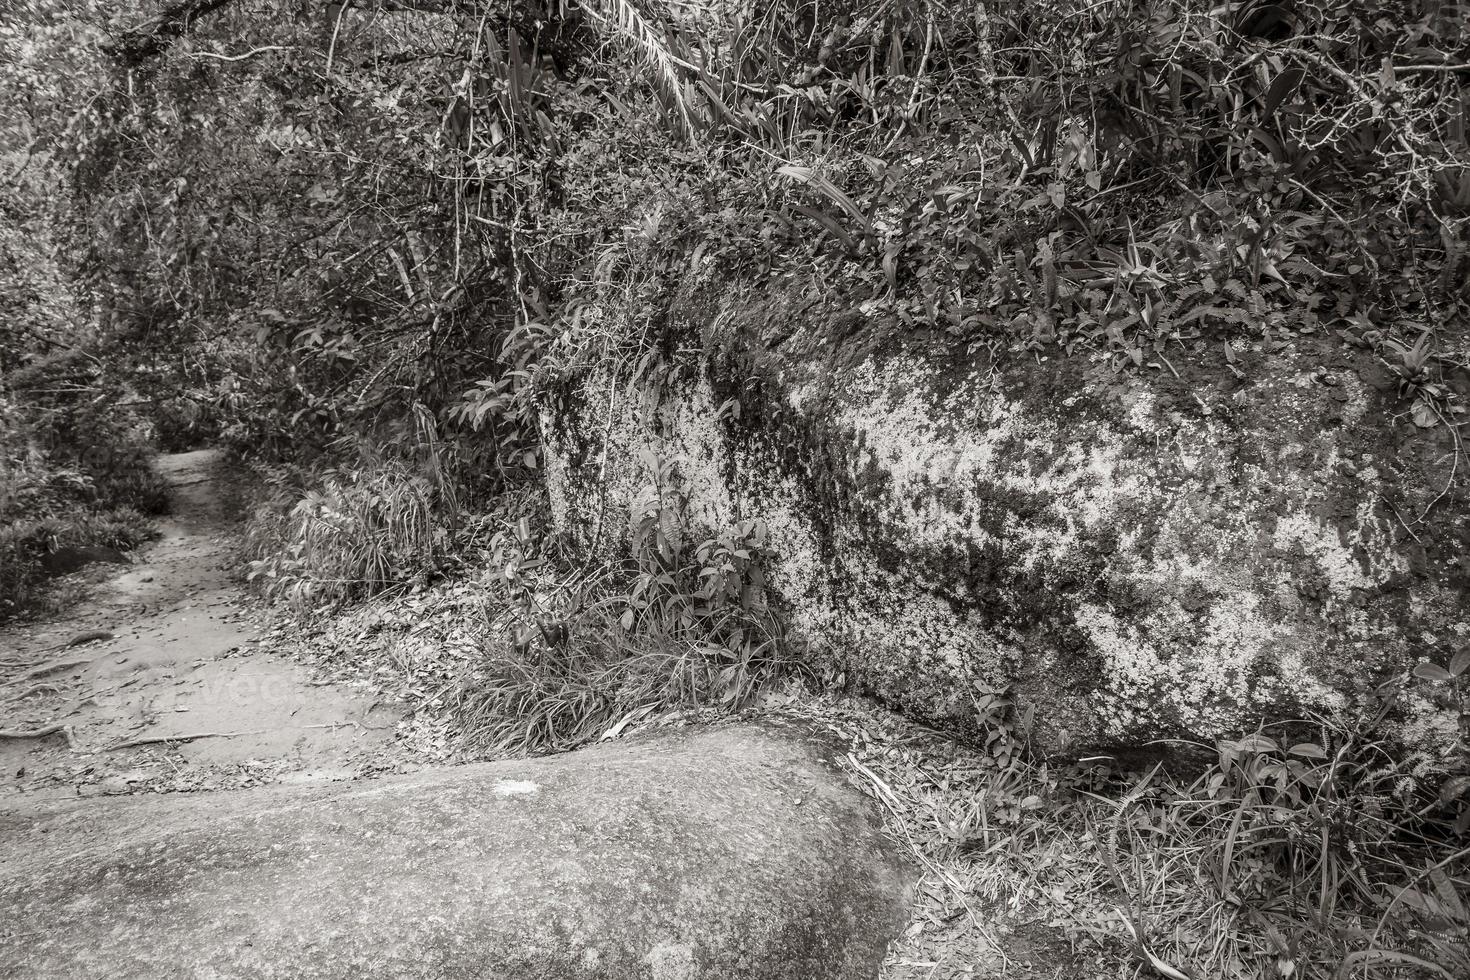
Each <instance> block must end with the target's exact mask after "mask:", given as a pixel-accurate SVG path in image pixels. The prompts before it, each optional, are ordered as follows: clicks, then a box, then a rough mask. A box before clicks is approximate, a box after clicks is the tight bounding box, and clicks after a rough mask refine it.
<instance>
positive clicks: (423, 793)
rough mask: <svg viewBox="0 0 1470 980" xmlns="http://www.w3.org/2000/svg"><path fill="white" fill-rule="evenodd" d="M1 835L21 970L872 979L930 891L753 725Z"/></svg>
mask: <svg viewBox="0 0 1470 980" xmlns="http://www.w3.org/2000/svg"><path fill="white" fill-rule="evenodd" d="M0 842H3V843H0V855H3V857H0V976H14V977H22V976H23V977H29V978H46V977H58V978H60V977H65V978H68V980H71V978H82V977H103V976H106V977H110V978H122V977H149V978H152V977H162V976H173V977H185V976H187V977H290V978H327V977H341V978H349V977H350V978H370V977H434V978H445V980H448V978H461V977H484V978H496V980H516V978H522V977H524V978H531V977H535V978H539V980H562V978H567V980H570V978H579V980H580V978H588V980H590V978H609V980H611V978H617V980H624V978H651V980H696V978H711V980H713V978H720V980H737V978H752V980H754V978H772V980H776V978H781V980H785V978H791V980H796V978H801V980H822V978H832V980H857V978H863V977H872V976H875V975H876V973H877V969H878V965H879V963H880V961H881V960H882V957H883V954H884V950H885V946H886V944H887V941H888V939H889V938H891V937H892V936H894V935H895V934H896V933H897V931H898V930H899V929H900V928H901V927H902V925H903V922H904V920H905V915H906V907H907V906H906V903H905V895H904V892H905V872H904V870H903V868H902V865H901V864H900V862H899V861H898V859H897V857H896V855H895V854H894V853H893V852H892V851H891V850H890V849H889V848H888V846H887V844H886V843H885V841H884V840H883V838H882V837H881V836H880V834H879V832H878V831H877V830H876V829H875V827H874V824H873V822H872V821H871V820H870V818H869V815H868V814H867V812H866V810H865V801H864V799H863V798H862V796H861V795H860V794H859V793H858V792H857V791H856V790H855V789H854V788H853V787H852V786H850V785H849V784H848V783H847V782H846V781H845V779H844V777H843V776H842V775H841V774H840V773H839V772H838V771H837V770H836V769H835V768H834V767H833V766H832V764H831V763H829V762H828V761H826V760H825V759H824V758H823V755H822V753H821V752H820V751H819V750H818V749H816V748H814V747H812V746H811V745H810V744H809V743H807V742H804V741H801V740H799V739H796V738H789V737H785V736H782V735H779V734H776V733H773V732H770V731H768V730H765V729H758V728H753V727H736V728H726V729H723V730H714V731H706V732H703V733H700V734H694V735H665V736H662V737H659V738H652V739H645V740H640V741H637V742H633V743H628V744H622V745H618V746H613V747H602V748H596V749H589V750H586V751H584V752H578V753H573V754H571V755H565V756H559V757H554V758H547V759H539V760H531V761H520V762H500V763H487V764H481V765H473V766H464V767H460V768H455V769H447V770H436V771H431V772H422V773H416V774H413V775H410V776H404V777H395V778H389V779H383V780H380V781H377V782H372V783H358V784H355V785H352V786H351V787H349V788H345V789H344V788H341V787H339V788H336V789H320V788H318V789H312V790H301V789H295V790H292V791H284V790H281V789H275V788H273V789H271V790H267V791H261V792H242V793H234V794H216V795H213V796H211V797H209V798H198V797H187V796H169V797H161V798H156V799H140V800H137V801H132V802H130V803H129V804H127V805H123V804H121V803H114V804H113V805H112V806H110V807H106V808H98V807H96V806H74V807H72V808H71V809H69V810H60V811H55V812H53V813H52V814H51V815H50V816H47V817H44V818H41V819H34V818H32V819H28V820H26V821H25V822H24V823H19V822H16V821H14V820H12V821H11V822H10V823H8V824H7V823H6V821H5V818H4V817H3V816H0Z"/></svg>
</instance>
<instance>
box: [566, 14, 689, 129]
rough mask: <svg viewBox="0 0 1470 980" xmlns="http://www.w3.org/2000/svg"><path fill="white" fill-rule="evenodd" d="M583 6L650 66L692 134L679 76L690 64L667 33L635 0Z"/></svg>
mask: <svg viewBox="0 0 1470 980" xmlns="http://www.w3.org/2000/svg"><path fill="white" fill-rule="evenodd" d="M581 5H582V9H584V10H586V11H587V13H588V14H590V15H591V17H592V19H593V20H595V21H597V22H598V23H599V24H601V25H602V27H603V29H604V30H605V31H606V32H607V33H608V34H610V35H611V36H612V38H613V40H616V41H620V42H621V43H622V44H623V45H624V46H625V47H627V48H629V49H630V50H631V51H632V52H633V53H634V54H635V55H637V56H638V58H639V60H641V61H642V62H643V63H644V65H646V66H647V67H648V68H649V69H650V71H651V74H652V80H653V83H654V86H655V87H656V88H657V89H658V90H659V92H660V93H661V94H662V95H663V96H664V97H665V98H666V99H668V100H669V103H670V104H671V105H672V106H673V107H674V112H675V113H676V115H677V116H678V123H679V128H680V129H681V130H682V131H683V132H684V133H685V134H687V135H691V136H692V135H693V133H694V124H693V121H692V119H691V117H690V114H689V101H688V98H687V97H686V95H685V90H684V86H683V83H682V81H681V80H680V78H679V68H680V67H686V68H687V67H690V66H689V64H688V62H686V61H685V60H684V59H682V58H680V57H679V56H678V55H677V54H676V53H675V52H674V50H673V48H672V46H671V44H670V41H669V38H668V35H667V34H665V33H664V31H662V30H660V29H659V28H658V27H656V26H655V25H654V23H653V22H652V21H650V20H649V19H648V18H647V17H646V16H644V14H643V12H642V11H641V10H639V9H638V8H637V7H636V6H635V5H634V4H633V3H632V0H581Z"/></svg>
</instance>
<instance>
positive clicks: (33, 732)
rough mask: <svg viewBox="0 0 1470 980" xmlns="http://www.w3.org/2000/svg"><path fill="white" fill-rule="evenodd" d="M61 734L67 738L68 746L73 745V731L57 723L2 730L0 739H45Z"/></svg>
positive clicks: (0, 730)
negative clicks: (38, 726) (48, 736)
mask: <svg viewBox="0 0 1470 980" xmlns="http://www.w3.org/2000/svg"><path fill="white" fill-rule="evenodd" d="M57 732H61V733H62V734H64V735H65V736H66V741H67V744H70V743H71V729H70V728H69V727H68V726H66V725H63V724H61V723H60V722H57V723H56V724H54V725H43V726H42V727H40V728H0V738H15V739H25V738H45V737H46V736H47V735H55V734H56V733H57Z"/></svg>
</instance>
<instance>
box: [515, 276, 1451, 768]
mask: <svg viewBox="0 0 1470 980" xmlns="http://www.w3.org/2000/svg"><path fill="white" fill-rule="evenodd" d="M661 302H665V303H666V304H667V305H666V308H660V309H650V308H648V306H647V305H646V304H645V305H644V306H642V307H639V306H633V305H629V304H626V303H618V302H613V301H610V302H608V303H606V304H604V305H603V306H602V307H600V308H597V309H593V310H591V311H589V313H588V314H587V322H588V324H590V325H591V327H592V328H595V329H597V330H603V331H608V332H609V333H610V334H611V335H613V336H619V337H626V338H638V339H639V340H640V341H641V342H642V345H643V348H644V350H643V352H642V359H641V360H640V352H639V350H633V351H632V352H631V353H629V354H628V356H624V357H621V358H618V359H609V358H603V359H601V360H600V361H598V362H597V364H598V365H599V366H598V367H596V368H595V369H594V370H593V371H591V373H589V374H588V375H586V376H583V377H580V378H579V379H577V380H578V384H577V385H576V386H575V387H574V388H573V389H571V394H570V395H568V396H567V397H565V398H562V399H555V400H548V402H547V405H546V410H545V413H544V415H543V429H544V434H545V436H546V437H547V442H548V444H549V446H550V449H551V451H550V454H549V455H550V460H549V463H550V465H549V467H548V471H549V476H550V478H551V479H550V481H549V483H550V486H551V497H552V507H553V511H554V513H555V514H556V516H557V520H558V522H559V523H560V524H561V526H562V527H563V528H564V529H566V530H568V531H570V532H572V533H573V534H574V535H577V536H580V537H581V538H582V539H583V541H584V542H590V541H597V542H599V543H600V545H601V546H603V547H607V546H608V545H609V544H610V543H615V542H616V541H617V540H618V539H619V534H620V533H621V532H623V531H624V530H625V526H626V516H627V514H628V512H629V505H630V502H631V501H633V500H634V499H635V498H636V497H637V496H638V494H639V492H640V489H641V488H642V487H643V486H644V485H645V484H647V483H648V481H649V476H648V473H647V472H646V470H647V466H646V460H647V459H648V458H649V457H648V455H647V454H649V453H652V454H653V455H654V456H656V457H658V458H661V459H665V460H669V461H672V462H673V463H674V464H675V466H676V469H677V471H678V473H679V474H680V479H681V480H682V486H683V489H684V491H685V493H687V495H688V497H689V514H690V519H691V522H692V523H694V524H696V525H699V526H701V527H703V528H707V529H710V530H718V529H721V528H724V527H727V526H729V525H731V524H733V523H734V522H735V521H737V520H741V519H747V518H759V519H761V520H763V521H765V523H766V525H767V526H768V528H769V530H770V532H771V536H772V545H773V547H774V548H775V550H776V552H777V554H778V556H779V557H778V559H777V561H776V563H775V567H774V568H773V569H772V570H771V574H770V584H771V593H772V601H773V604H774V605H775V606H777V607H778V608H779V609H780V610H781V611H782V614H783V617H784V619H785V621H786V623H787V625H788V627H789V628H790V630H791V633H792V635H793V636H794V637H797V638H799V639H801V640H803V641H805V648H806V649H807V650H809V651H810V654H809V655H810V657H811V659H812V661H813V663H815V664H817V665H820V666H823V667H825V668H827V669H828V670H829V671H831V672H832V673H833V674H834V675H845V676H846V677H848V678H849V679H852V680H854V681H856V682H858V683H859V684H860V685H861V686H863V687H864V688H866V689H867V690H869V691H871V692H874V693H876V694H879V695H880V696H882V697H884V698H886V699H887V700H889V701H890V702H891V703H894V704H896V705H898V706H900V707H902V708H904V709H906V710H908V711H910V712H913V713H916V714H918V715H920V716H923V717H926V718H929V719H932V720H935V721H938V722H941V723H945V724H948V725H951V726H953V727H958V728H961V729H963V728H966V727H974V726H976V725H977V724H979V723H982V722H983V721H984V718H983V717H981V716H980V715H981V714H983V712H980V711H979V709H978V708H977V698H978V697H979V696H980V695H981V694H982V693H983V692H992V691H996V690H1009V691H1011V692H1012V694H1013V695H1014V696H1015V697H1016V698H1017V699H1018V700H1020V701H1021V702H1024V703H1026V704H1028V705H1030V706H1032V707H1033V708H1034V709H1035V718H1036V723H1037V726H1038V729H1037V732H1036V734H1037V736H1038V737H1039V738H1040V739H1041V741H1043V742H1044V743H1045V744H1048V745H1050V746H1053V747H1058V748H1060V747H1065V746H1080V745H1096V744H1100V743H1101V744H1108V743H1117V744H1125V743H1130V742H1135V743H1136V742H1138V741H1139V740H1142V739H1148V738H1153V737H1158V736H1173V735H1193V736H1205V737H1209V736H1214V735H1221V734H1226V733H1230V732H1237V731H1240V730H1243V729H1249V728H1252V727H1253V726H1255V725H1256V724H1257V723H1258V722H1260V721H1261V720H1263V719H1268V718H1283V717H1301V716H1303V715H1304V714H1307V713H1312V712H1324V713H1329V714H1330V713H1337V712H1349V711H1351V709H1352V708H1353V707H1354V706H1355V705H1356V704H1358V703H1360V701H1361V699H1362V697H1363V696H1364V695H1365V694H1366V692H1367V691H1369V690H1371V689H1372V688H1373V687H1374V686H1375V685H1377V684H1378V683H1379V682H1381V681H1383V680H1384V679H1386V678H1388V677H1391V676H1401V675H1402V674H1403V672H1404V671H1406V670H1407V669H1408V668H1411V667H1412V666H1413V665H1414V663H1415V662H1416V661H1418V660H1420V659H1423V658H1430V659H1436V660H1440V661H1442V660H1443V659H1444V658H1445V655H1446V654H1447V653H1448V652H1449V651H1450V650H1453V649H1457V648H1460V647H1463V646H1464V645H1465V644H1467V643H1470V615H1467V605H1466V577H1465V568H1464V565H1463V563H1462V561H1463V559H1462V556H1463V555H1464V554H1466V553H1470V551H1467V547H1466V546H1467V544H1470V522H1467V512H1470V508H1467V504H1470V498H1467V493H1466V489H1465V485H1464V483H1463V481H1453V482H1452V480H1451V476H1452V469H1453V455H1454V453H1455V452H1456V445H1455V442H1454V439H1453V437H1452V435H1451V433H1450V432H1449V430H1448V429H1447V428H1446V427H1444V426H1439V427H1437V428H1432V429H1422V428H1419V427H1416V426H1415V425H1414V424H1413V423H1412V422H1410V421H1408V419H1407V418H1406V414H1405V409H1406V408H1407V404H1406V403H1404V402H1403V401H1402V399H1401V398H1400V393H1399V392H1398V391H1397V388H1396V383H1395V379H1393V377H1392V376H1391V375H1390V374H1389V373H1388V372H1387V371H1386V370H1385V368H1384V366H1383V364H1382V362H1381V361H1380V360H1379V359H1378V358H1377V357H1376V356H1375V355H1374V354H1373V353H1372V352H1371V351H1369V350H1367V349H1366V348H1363V347H1361V346H1358V347H1355V346H1353V345H1352V344H1351V343H1349V342H1348V341H1347V340H1346V339H1344V338H1341V337H1337V336H1333V337H1328V338H1321V337H1314V336H1296V337H1294V338H1291V339H1290V342H1283V341H1276V342H1271V341H1267V340H1261V339H1256V340H1236V341H1233V342H1231V341H1227V340H1223V339H1216V340H1213V341H1208V342H1206V341H1196V342H1195V343H1194V344H1193V346H1192V347H1191V348H1188V349H1186V348H1185V346H1184V345H1183V344H1181V346H1180V351H1179V353H1178V354H1170V355H1168V360H1167V362H1166V361H1165V359H1164V358H1163V357H1160V358H1158V359H1157V360H1156V361H1154V362H1153V363H1150V364H1146V365H1145V366H1143V367H1142V368H1138V369H1129V370H1127V371H1123V372H1118V371H1116V370H1115V369H1114V367H1113V358H1111V357H1109V356H1107V355H1106V354H1101V353H1098V354H1092V355H1089V354H1088V353H1087V352H1085V351H1079V352H1076V353H1072V354H1064V353H1063V352H1061V351H1060V350H1053V351H1041V352H1035V353H1028V354H1025V355H1014V354H1013V355H1011V356H1009V357H1008V358H1007V359H1005V360H1003V361H996V360H994V359H992V358H991V357H989V356H988V355H987V354H986V353H985V352H984V350H983V349H980V351H979V352H978V353H977V352H976V348H975V346H974V345H966V344H965V343H964V342H963V339H956V338H953V337H949V336H947V335H944V334H941V333H926V332H924V331H922V330H915V329H912V328H905V327H901V326H899V325H897V324H894V323H892V322H891V321H890V320H888V319H887V318H886V317H884V316H880V315H878V314H876V313H873V312H870V311H871V310H872V308H873V306H872V304H864V303H858V304H856V305H853V304H844V303H842V302H838V301H836V300H824V301H817V302H814V301H813V300H812V299H811V297H810V296H808V295H806V292H805V289H804V288H803V287H798V286H788V285H783V284H782V283H780V282H775V283H771V284H767V285H764V286H762V287H761V288H756V287H754V286H750V287H746V288H743V289H736V288H731V286H730V285H729V283H722V284H716V283H714V282H709V281H698V280H696V281H693V282H691V283H690V284H689V285H687V286H686V287H685V288H684V289H683V290H682V291H681V292H679V293H678V295H676V296H675V297H673V298H672V299H671V300H665V301H661ZM650 322H654V323H658V324H659V325H660V327H659V330H658V331H656V333H658V336H657V337H654V338H650V336H649V335H650V333H652V332H655V331H651V330H650V328H649V326H648V324H649V323H650ZM1227 348H1228V349H1227ZM650 352H652V354H653V355H656V356H658V357H660V358H661V363H664V364H665V365H666V369H665V370H664V371H663V372H661V373H655V372H650V371H648V370H647V369H646V367H645V368H644V369H643V370H641V371H635V370H633V369H631V368H629V369H626V370H622V372H621V373H620V374H613V373H610V372H609V369H608V367H607V365H608V364H609V363H621V364H626V365H633V364H644V365H646V364H647V363H648V356H649V353H650ZM1449 380H1450V381H1451V383H1452V384H1454V385H1456V386H1457V387H1458V389H1459V390H1460V391H1461V392H1462V393H1465V392H1470V379H1467V378H1465V377H1455V378H1451V379H1449ZM1435 694H1436V692H1435V691H1434V690H1433V689H1431V688H1426V689H1425V690H1423V691H1417V690H1416V691H1413V692H1411V694H1410V696H1409V697H1408V698H1407V700H1406V708H1407V710H1406V711H1405V713H1404V717H1403V720H1402V725H1403V735H1404V737H1405V740H1406V741H1407V742H1409V743H1411V744H1413V745H1415V746H1417V747H1419V748H1422V749H1423V750H1425V752H1426V753H1427V755H1432V756H1437V757H1439V758H1444V757H1445V755H1446V754H1447V753H1449V752H1450V751H1451V750H1452V746H1453V743H1454V740H1455V737H1456V724H1457V717H1456V710H1455V707H1456V706H1454V705H1452V704H1450V703H1449V702H1448V701H1447V700H1444V699H1442V698H1441V699H1436V697H1435Z"/></svg>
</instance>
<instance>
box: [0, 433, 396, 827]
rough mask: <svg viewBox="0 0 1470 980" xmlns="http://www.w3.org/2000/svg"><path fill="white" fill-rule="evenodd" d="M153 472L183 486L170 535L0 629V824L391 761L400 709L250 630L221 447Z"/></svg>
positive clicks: (307, 778)
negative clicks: (90, 804) (61, 807)
mask: <svg viewBox="0 0 1470 980" xmlns="http://www.w3.org/2000/svg"><path fill="white" fill-rule="evenodd" d="M157 467H158V469H159V471H160V472H161V473H162V474H163V475H164V476H165V477H166V478H167V479H168V481H169V482H170V484H171V485H172V508H171V511H170V513H169V515H168V516H167V517H165V518H163V519H162V520H160V522H159V530H160V532H161V534H160V537H159V538H158V539H157V540H156V541H154V542H152V543H150V544H149V545H147V546H145V547H143V548H141V549H139V551H138V552H137V553H136V554H135V555H134V563H133V564H132V565H130V566H123V567H120V568H117V569H116V571H115V572H114V573H113V574H111V575H110V576H108V577H106V578H104V579H103V580H102V581H100V582H98V583H97V584H96V585H95V587H94V588H93V589H92V591H91V594H90V595H89V597H88V598H87V599H86V600H85V601H84V602H82V603H80V604H79V605H77V606H75V607H73V608H72V609H70V610H68V611H67V612H66V613H65V614H63V615H61V616H58V617H56V618H54V619H52V620H50V621H45V622H39V623H37V622H31V623H20V624H12V625H11V626H8V627H6V628H4V629H0V730H4V731H5V732H6V736H5V737H4V738H0V822H4V821H5V820H6V819H15V818H22V819H24V817H25V816H26V815H27V814H30V813H34V812H36V811H38V810H47V809H51V807H52V805H53V804H56V803H58V802H59V801H63V800H66V799H73V800H74V799H76V798H78V797H91V796H98V795H126V794H135V793H153V792H171V791H185V792H197V791H202V790H216V789H235V788H243V787H246V786H252V785H258V784H261V783H291V782H317V781H332V780H339V779H347V778H352V777H354V776H356V775H359V774H361V773H363V772H364V771H366V770H368V769H373V768H381V759H382V755H383V752H384V750H385V749H386V747H387V746H388V745H389V744H390V743H391V742H392V739H393V729H394V727H395V725H396V723H397V721H398V720H399V717H400V714H401V712H400V711H399V710H398V708H397V706H395V705H392V704H382V703H379V702H378V701H377V700H376V699H375V696H374V695H373V694H372V693H371V692H369V691H366V690H363V689H357V688H354V687H351V686H348V685H346V684H343V683H340V682H336V681H333V680H330V679H327V678H324V677H321V676H319V673H318V672H317V671H314V670H313V669H312V668H311V667H310V666H308V665H305V664H302V663H299V662H296V661H293V660H291V659H288V658H286V657H283V656H280V655H277V654H275V653H273V652H272V651H271V650H270V649H269V646H270V644H269V641H268V638H267V637H266V636H265V635H264V633H263V631H262V629H261V628H260V626H259V624H258V623H257V622H255V621H254V620H255V619H257V618H258V617H257V616H256V615H255V611H256V607H254V606H253V604H252V603H251V601H250V600H249V599H248V597H247V596H246V595H245V593H244V590H243V588H242V586H241V583H240V582H239V575H238V573H237V570H236V569H235V568H234V567H233V565H234V562H235V560H236V559H235V549H234V547H233V545H234V541H235V539H236V534H237V522H236V515H235V514H234V513H233V511H234V510H235V507H234V504H233V501H232V495H233V479H232V474H231V473H230V471H229V469H228V467H227V466H226V464H225V461H224V460H223V458H222V457H221V455H220V453H219V452H218V451H215V450H200V451H196V452H189V453H180V454H174V455H167V456H162V457H160V458H159V460H158V462H157ZM97 567H98V566H94V569H93V571H92V575H93V577H96V574H97V573H96V571H95V569H96V568H97ZM108 567H113V566H108ZM83 574H86V573H83ZM48 729H52V731H50V732H49V734H40V733H43V732H46V731H47V730H48ZM27 733H31V734H27Z"/></svg>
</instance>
